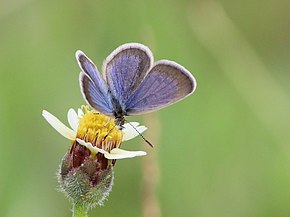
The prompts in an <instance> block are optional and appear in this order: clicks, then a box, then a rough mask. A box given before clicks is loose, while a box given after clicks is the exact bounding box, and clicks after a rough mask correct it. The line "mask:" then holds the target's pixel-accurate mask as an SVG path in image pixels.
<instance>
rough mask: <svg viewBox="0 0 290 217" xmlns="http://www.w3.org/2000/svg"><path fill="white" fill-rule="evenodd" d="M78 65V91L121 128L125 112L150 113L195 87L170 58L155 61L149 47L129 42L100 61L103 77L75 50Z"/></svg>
mask: <svg viewBox="0 0 290 217" xmlns="http://www.w3.org/2000/svg"><path fill="white" fill-rule="evenodd" d="M76 59H77V61H78V64H79V66H80V68H81V72H80V76H79V80H80V87H81V92H82V94H83V96H84V98H85V100H86V101H87V103H88V104H89V105H90V106H91V107H92V108H94V109H96V110H97V111H99V112H101V113H103V114H105V115H107V116H111V117H114V118H115V123H116V125H117V126H119V127H120V128H122V125H123V124H124V123H125V116H129V115H141V114H145V113H149V112H152V111H155V110H159V109H161V108H164V107H167V106H169V105H171V104H173V103H176V102H178V101H180V100H182V99H184V98H185V97H187V96H188V95H190V94H192V93H193V92H194V90H195V89H196V81H195V78H194V77H193V76H192V75H191V73H190V72H189V71H188V70H186V69H185V68H184V67H183V66H181V65H179V64H177V63H175V62H173V61H169V60H159V61H157V62H155V63H154V61H153V55H152V52H151V51H150V49H149V48H148V47H146V46H144V45H142V44H138V43H128V44H124V45H121V46H119V47H118V48H117V49H116V50H114V51H113V52H112V53H111V54H110V55H109V56H108V57H107V58H106V60H105V61H104V63H103V70H102V71H103V77H102V76H101V74H100V73H99V71H98V69H97V67H96V66H95V64H94V63H93V62H92V61H91V60H90V59H89V58H88V57H87V56H86V55H85V54H84V53H83V52H82V51H77V52H76Z"/></svg>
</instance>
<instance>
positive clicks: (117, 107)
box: [111, 96, 126, 129]
mask: <svg viewBox="0 0 290 217" xmlns="http://www.w3.org/2000/svg"><path fill="white" fill-rule="evenodd" d="M111 102H112V105H113V115H114V117H115V124H116V125H117V126H118V128H119V129H123V125H124V124H125V117H124V116H125V115H126V111H125V110H124V109H123V106H122V105H121V103H120V102H119V101H118V100H117V99H116V98H115V97H114V96H112V98H111Z"/></svg>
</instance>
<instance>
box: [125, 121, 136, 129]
mask: <svg viewBox="0 0 290 217" xmlns="http://www.w3.org/2000/svg"><path fill="white" fill-rule="evenodd" d="M130 124H131V125H133V126H134V127H137V126H139V123H138V122H130ZM130 124H129V123H127V124H124V125H123V127H125V128H126V127H132V126H131V125H130Z"/></svg>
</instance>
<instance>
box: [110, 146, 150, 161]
mask: <svg viewBox="0 0 290 217" xmlns="http://www.w3.org/2000/svg"><path fill="white" fill-rule="evenodd" d="M146 154H147V153H146V152H144V151H126V150H123V149H120V148H114V149H112V150H111V152H110V153H108V152H107V153H105V154H104V155H105V158H107V159H110V160H113V159H124V158H132V157H137V156H144V155H146Z"/></svg>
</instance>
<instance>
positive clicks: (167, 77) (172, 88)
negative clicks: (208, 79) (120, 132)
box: [125, 60, 196, 115]
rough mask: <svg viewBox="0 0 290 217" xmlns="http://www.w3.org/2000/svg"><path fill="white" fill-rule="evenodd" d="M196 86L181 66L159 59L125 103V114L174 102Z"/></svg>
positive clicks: (192, 90)
mask: <svg viewBox="0 0 290 217" xmlns="http://www.w3.org/2000/svg"><path fill="white" fill-rule="evenodd" d="M195 88H196V81H195V78H194V77H193V76H192V75H191V73H190V72H189V71H187V70H186V69H185V68H184V67H183V66H181V65H179V64H177V63H175V62H173V61H168V60H160V61H158V62H156V63H155V65H154V66H153V67H152V69H150V71H149V72H148V74H147V75H146V77H145V79H144V80H143V82H142V83H141V84H140V85H139V87H138V88H137V89H136V91H135V92H134V93H133V94H132V95H131V96H130V98H129V99H128V100H127V102H126V104H125V108H126V113H127V115H139V114H144V113H148V112H151V111H154V110H159V109H161V108H164V107H167V106H169V105H171V104H173V103H176V102H178V101H180V100H182V99H184V98H185V97H187V96H188V95H190V94H191V93H193V92H194V90H195Z"/></svg>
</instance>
